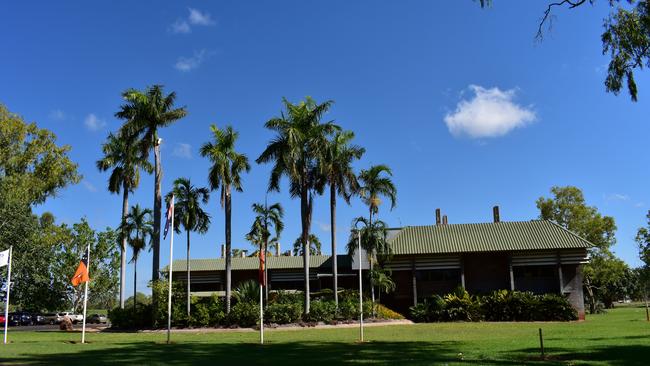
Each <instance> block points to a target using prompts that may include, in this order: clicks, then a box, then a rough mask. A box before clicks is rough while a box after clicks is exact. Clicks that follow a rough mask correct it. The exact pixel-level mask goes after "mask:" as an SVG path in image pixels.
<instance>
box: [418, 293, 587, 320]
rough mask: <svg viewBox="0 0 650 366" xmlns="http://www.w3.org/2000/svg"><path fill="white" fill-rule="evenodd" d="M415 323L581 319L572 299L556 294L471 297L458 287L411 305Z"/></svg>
mask: <svg viewBox="0 0 650 366" xmlns="http://www.w3.org/2000/svg"><path fill="white" fill-rule="evenodd" d="M410 317H411V319H412V320H413V321H416V322H440V321H481V320H487V321H570V320H576V319H578V314H577V312H576V310H575V309H574V308H573V307H572V306H571V304H570V303H569V301H568V300H567V299H566V298H565V297H564V296H560V295H557V294H544V295H535V294H533V293H531V292H520V291H508V290H499V291H494V292H492V293H491V294H489V295H484V296H471V295H469V294H468V293H467V291H465V290H463V289H459V290H456V291H454V293H451V294H447V295H445V296H444V297H441V296H438V295H433V296H431V297H429V298H427V299H425V300H424V301H423V302H421V303H419V304H417V305H415V306H412V307H411V308H410Z"/></svg>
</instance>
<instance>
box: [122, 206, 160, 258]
mask: <svg viewBox="0 0 650 366" xmlns="http://www.w3.org/2000/svg"><path fill="white" fill-rule="evenodd" d="M152 234H153V222H152V221H151V210H150V209H148V208H145V209H143V208H141V207H140V205H134V206H131V210H130V212H129V214H128V215H127V216H126V219H125V220H124V223H123V224H122V225H121V226H120V235H123V236H124V237H125V238H126V242H127V243H128V244H129V247H131V249H132V250H133V257H132V259H131V261H132V262H135V261H137V260H138V257H139V256H140V252H141V251H142V250H143V249H144V248H146V246H147V238H149V239H151V235H152Z"/></svg>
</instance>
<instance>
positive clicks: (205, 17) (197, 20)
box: [187, 8, 214, 25]
mask: <svg viewBox="0 0 650 366" xmlns="http://www.w3.org/2000/svg"><path fill="white" fill-rule="evenodd" d="M187 10H189V11H190V15H189V16H188V17H187V19H188V20H189V21H190V23H191V24H192V25H214V20H212V16H211V15H210V13H202V12H201V11H200V10H198V9H194V8H188V9H187Z"/></svg>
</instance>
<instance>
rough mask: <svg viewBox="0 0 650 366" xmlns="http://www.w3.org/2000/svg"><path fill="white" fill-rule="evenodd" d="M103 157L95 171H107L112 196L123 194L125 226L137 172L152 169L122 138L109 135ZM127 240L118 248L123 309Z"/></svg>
mask: <svg viewBox="0 0 650 366" xmlns="http://www.w3.org/2000/svg"><path fill="white" fill-rule="evenodd" d="M102 152H103V153H104V157H103V158H102V159H101V160H98V161H97V163H96V164H97V169H99V170H100V171H102V172H105V171H107V170H109V169H113V170H112V171H111V175H110V177H109V178H108V191H109V192H111V193H115V194H120V192H122V220H121V224H123V223H124V220H125V219H126V216H127V215H128V210H129V193H131V192H133V191H134V190H135V189H136V188H137V187H138V185H139V184H140V169H143V170H144V171H146V172H147V173H151V172H152V171H153V167H152V166H151V164H150V163H149V161H147V159H146V157H145V156H144V155H143V154H142V152H141V151H140V149H138V147H137V142H136V141H133V140H132V139H129V138H126V137H124V136H115V135H114V134H112V133H111V134H109V135H108V137H107V138H106V142H105V143H104V144H103V145H102ZM126 240H127V238H126V236H122V242H121V246H120V308H122V309H124V290H125V288H126V244H127V243H126Z"/></svg>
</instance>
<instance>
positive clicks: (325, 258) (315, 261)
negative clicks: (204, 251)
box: [163, 255, 351, 272]
mask: <svg viewBox="0 0 650 366" xmlns="http://www.w3.org/2000/svg"><path fill="white" fill-rule="evenodd" d="M302 260H303V259H302V256H294V257H290V256H279V257H275V256H274V257H268V258H266V263H267V266H268V268H269V269H301V268H303V267H302V263H303V262H302ZM331 262H332V261H331V260H330V256H329V255H312V256H310V257H309V267H310V268H317V267H324V268H330V267H332V264H331ZM186 263H187V262H186V260H185V259H177V260H175V261H174V267H173V269H174V271H185V270H186ZM231 263H232V269H233V271H237V270H254V269H258V268H259V266H260V262H259V259H258V258H257V257H245V258H241V257H233V258H232V262H231ZM337 265H338V267H339V269H341V268H350V267H351V260H350V257H348V256H347V255H338V257H337ZM190 269H191V270H192V272H194V271H224V270H225V269H226V260H225V259H224V258H217V259H190ZM163 272H167V266H165V268H164V269H163Z"/></svg>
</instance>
